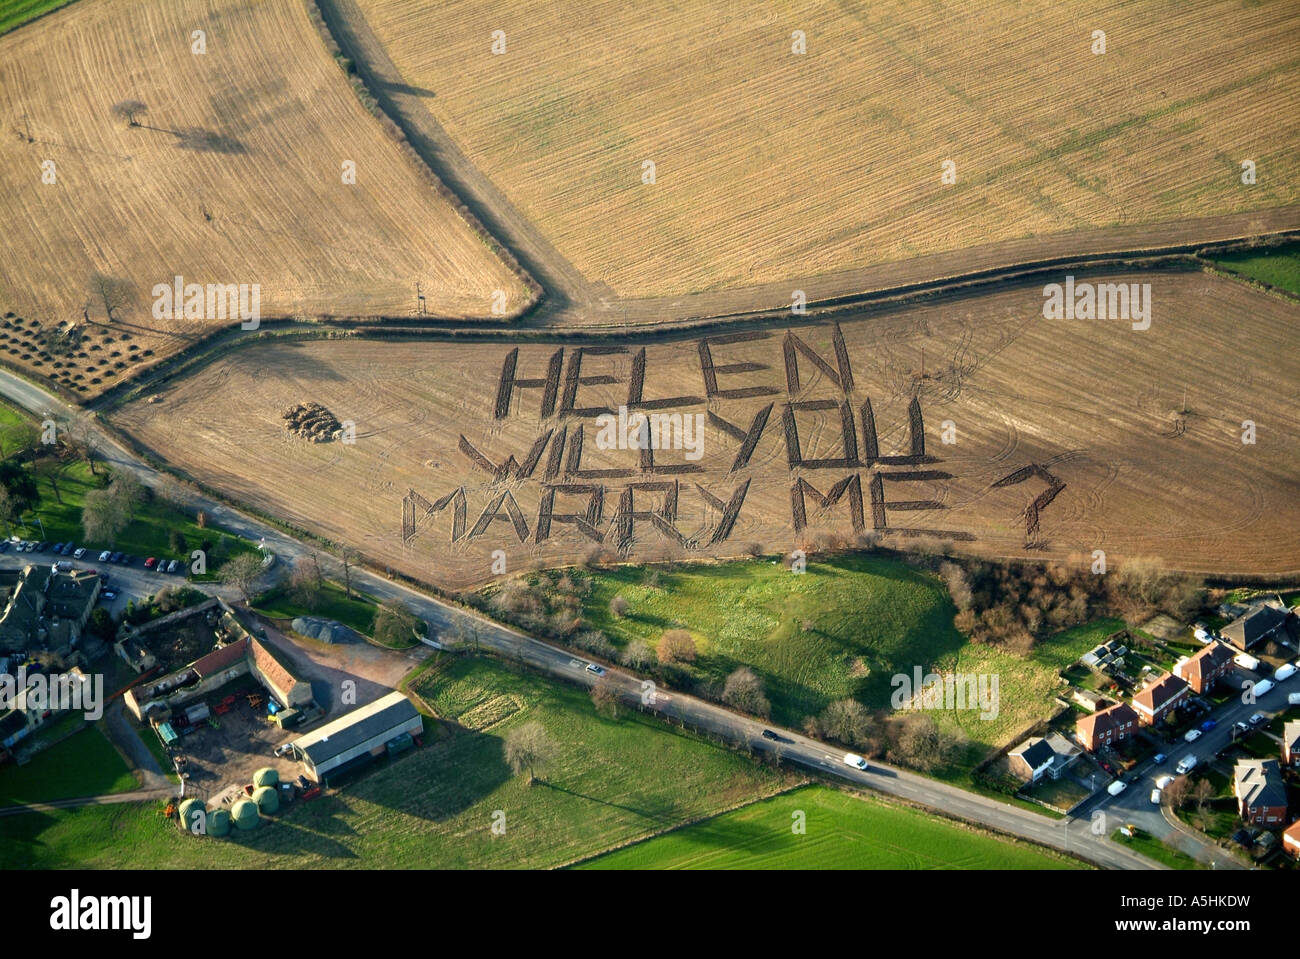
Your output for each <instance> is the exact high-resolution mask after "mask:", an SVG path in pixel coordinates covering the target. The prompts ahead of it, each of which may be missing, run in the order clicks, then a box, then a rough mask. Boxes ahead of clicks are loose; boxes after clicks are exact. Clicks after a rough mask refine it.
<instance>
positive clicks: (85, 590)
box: [0, 565, 100, 653]
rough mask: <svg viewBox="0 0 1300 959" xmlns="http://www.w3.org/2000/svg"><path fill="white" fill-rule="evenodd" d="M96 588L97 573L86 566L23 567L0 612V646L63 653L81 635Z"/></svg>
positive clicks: (98, 586)
mask: <svg viewBox="0 0 1300 959" xmlns="http://www.w3.org/2000/svg"><path fill="white" fill-rule="evenodd" d="M99 589H100V579H99V576H98V575H97V574H95V573H91V572H89V571H87V570H76V571H72V572H54V571H53V570H52V569H51V568H50V567H49V566H44V565H41V566H28V567H26V568H25V569H24V570H23V571H22V572H21V573H19V574H18V580H17V582H16V584H15V585H14V588H13V592H12V593H11V594H10V596H9V601H8V603H6V604H5V608H4V611H3V612H0V650H6V651H10V652H16V651H19V650H27V651H30V650H36V649H50V650H54V651H56V652H59V653H67V652H68V651H70V650H71V649H72V648H73V647H74V646H76V645H77V641H78V640H79V639H80V638H81V631H82V629H83V628H84V627H85V625H86V622H87V620H89V619H90V614H91V612H92V611H93V610H94V608H95V601H96V600H97V599H98V598H99Z"/></svg>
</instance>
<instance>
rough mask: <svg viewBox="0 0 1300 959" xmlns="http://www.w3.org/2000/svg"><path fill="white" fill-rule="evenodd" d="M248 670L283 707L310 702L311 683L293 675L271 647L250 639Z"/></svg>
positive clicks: (287, 665)
mask: <svg viewBox="0 0 1300 959" xmlns="http://www.w3.org/2000/svg"><path fill="white" fill-rule="evenodd" d="M249 642H250V643H251V651H252V656H251V662H250V663H249V669H250V671H251V672H252V674H253V675H254V676H255V677H257V679H259V680H260V681H261V683H262V685H263V686H265V687H266V688H267V689H268V690H270V692H271V695H273V696H274V697H275V698H276V699H277V700H279V702H280V703H281V705H284V706H306V705H307V704H308V703H310V702H311V683H309V682H306V681H305V680H302V679H299V678H298V677H297V676H295V675H294V674H293V670H292V669H291V668H290V666H289V663H288V662H287V661H286V660H285V658H284V657H283V656H281V655H280V654H279V653H278V652H276V650H275V649H273V648H272V647H271V646H269V645H266V644H263V643H261V642H259V641H258V640H256V639H250V640H249Z"/></svg>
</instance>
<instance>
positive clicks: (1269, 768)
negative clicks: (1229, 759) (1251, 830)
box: [1232, 759, 1286, 826]
mask: <svg viewBox="0 0 1300 959" xmlns="http://www.w3.org/2000/svg"><path fill="white" fill-rule="evenodd" d="M1232 792H1233V795H1235V796H1236V797H1237V810H1238V812H1240V813H1241V818H1242V819H1244V820H1245V821H1246V822H1248V823H1251V824H1253V825H1256V826H1275V825H1278V824H1279V823H1282V822H1285V821H1286V784H1285V783H1284V782H1283V781H1282V767H1281V765H1279V764H1278V761H1277V760H1276V759H1239V760H1237V765H1236V767H1235V768H1234V769H1233V774H1232Z"/></svg>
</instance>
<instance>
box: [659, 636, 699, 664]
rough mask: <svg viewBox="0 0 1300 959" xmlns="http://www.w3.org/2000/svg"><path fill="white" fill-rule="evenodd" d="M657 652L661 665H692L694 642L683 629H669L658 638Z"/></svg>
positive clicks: (693, 660)
mask: <svg viewBox="0 0 1300 959" xmlns="http://www.w3.org/2000/svg"><path fill="white" fill-rule="evenodd" d="M657 652H658V654H659V662H661V663H693V662H695V640H694V639H692V638H691V634H690V633H688V632H687V631H686V630H684V629H670V630H668V632H666V633H664V634H663V635H662V636H661V637H659V646H658V649H657Z"/></svg>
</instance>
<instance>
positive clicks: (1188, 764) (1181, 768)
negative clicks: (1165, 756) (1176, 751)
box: [1178, 753, 1198, 776]
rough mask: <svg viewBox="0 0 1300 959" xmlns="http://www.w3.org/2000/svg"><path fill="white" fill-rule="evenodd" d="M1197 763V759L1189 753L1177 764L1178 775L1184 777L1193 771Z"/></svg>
mask: <svg viewBox="0 0 1300 959" xmlns="http://www.w3.org/2000/svg"><path fill="white" fill-rule="evenodd" d="M1197 762H1198V760H1197V758H1196V757H1195V756H1193V755H1192V754H1191V753H1188V754H1187V755H1186V756H1184V757H1183V758H1182V759H1181V760H1179V762H1178V775H1180V776H1186V775H1187V774H1188V773H1189V772H1191V771H1192V770H1193V769H1195V768H1196V763H1197Z"/></svg>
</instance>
